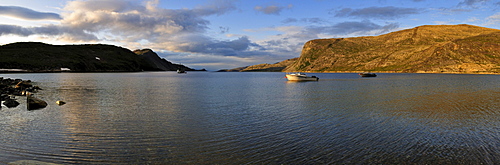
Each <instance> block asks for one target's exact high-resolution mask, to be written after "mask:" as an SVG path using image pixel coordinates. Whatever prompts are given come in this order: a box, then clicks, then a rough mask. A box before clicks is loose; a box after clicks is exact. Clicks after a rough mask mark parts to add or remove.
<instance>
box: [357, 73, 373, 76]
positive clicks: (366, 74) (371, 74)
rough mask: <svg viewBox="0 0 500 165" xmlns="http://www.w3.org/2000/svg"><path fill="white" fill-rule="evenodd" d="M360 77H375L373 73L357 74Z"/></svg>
mask: <svg viewBox="0 0 500 165" xmlns="http://www.w3.org/2000/svg"><path fill="white" fill-rule="evenodd" d="M359 75H360V76H361V77H377V74H375V73H359Z"/></svg>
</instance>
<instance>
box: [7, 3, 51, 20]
mask: <svg viewBox="0 0 500 165" xmlns="http://www.w3.org/2000/svg"><path fill="white" fill-rule="evenodd" d="M0 15H5V16H10V17H14V18H18V19H25V20H60V19H61V17H60V16H59V14H56V13H46V12H38V11H34V10H31V9H28V8H24V7H17V6H0Z"/></svg>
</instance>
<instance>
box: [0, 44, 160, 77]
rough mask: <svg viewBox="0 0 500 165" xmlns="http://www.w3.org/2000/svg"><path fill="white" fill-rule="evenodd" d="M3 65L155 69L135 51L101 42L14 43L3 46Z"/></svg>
mask: <svg viewBox="0 0 500 165" xmlns="http://www.w3.org/2000/svg"><path fill="white" fill-rule="evenodd" d="M0 68H11V69H24V70H28V71H29V72H52V71H60V70H61V68H69V69H70V70H71V71H75V72H108V71H117V72H122V71H142V70H155V69H154V68H153V67H151V66H150V65H149V64H148V63H147V62H146V61H145V60H144V59H142V58H140V57H139V56H137V55H136V54H134V53H133V52H132V51H130V50H128V49H125V48H121V47H117V46H112V45H102V44H87V45H49V44H44V43H38V42H22V43H12V44H7V45H3V46H0Z"/></svg>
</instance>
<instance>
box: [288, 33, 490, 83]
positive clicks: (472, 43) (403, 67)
mask: <svg viewBox="0 0 500 165" xmlns="http://www.w3.org/2000/svg"><path fill="white" fill-rule="evenodd" d="M499 35H500V30H497V29H489V28H483V27H477V26H471V25H434V26H431V25H426V26H420V27H416V28H413V29H407V30H402V31H397V32H392V33H389V34H385V35H380V36H373V37H354V38H333V39H317V40H311V41H309V42H307V43H306V44H305V45H304V48H303V50H302V53H301V56H300V58H299V59H298V60H297V61H296V62H295V63H293V64H292V65H290V66H288V67H287V68H286V69H284V70H283V71H314V72H324V71H383V72H431V73H442V72H457V73H477V72H487V73H498V72H500V69H499V68H500V67H498V64H499V62H500V58H499V57H500V50H499V49H498V48H499V43H500V37H499Z"/></svg>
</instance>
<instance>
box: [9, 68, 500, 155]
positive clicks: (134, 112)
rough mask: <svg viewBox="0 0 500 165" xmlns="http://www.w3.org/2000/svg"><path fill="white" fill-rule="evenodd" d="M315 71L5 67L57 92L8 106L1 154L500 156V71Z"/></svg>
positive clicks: (45, 91)
mask: <svg viewBox="0 0 500 165" xmlns="http://www.w3.org/2000/svg"><path fill="white" fill-rule="evenodd" d="M315 75H316V76H318V77H320V81H317V82H316V81H314V82H294V83H291V82H287V81H286V79H284V78H283V73H211V72H190V73H188V74H177V73H174V72H152V73H62V74H61V73H59V74H58V73H54V74H5V75H0V77H11V78H22V79H31V80H33V81H34V82H35V83H36V85H39V86H40V87H42V88H43V89H44V90H43V91H41V92H40V93H37V94H36V96H37V97H39V98H41V99H44V100H46V101H47V102H49V106H48V107H47V108H45V109H42V110H36V111H27V110H26V106H25V105H24V103H23V102H22V101H21V103H22V104H21V105H20V106H19V107H17V108H11V109H9V108H6V107H2V109H1V110H0V124H1V125H2V127H0V132H2V134H1V135H0V137H1V138H0V155H1V156H0V163H2V164H5V163H8V162H13V161H18V160H37V161H43V162H52V163H61V164H74V163H77V164H148V163H149V164H346V163H347V164H348V163H355V164H358V163H359V164H398V163H402V164H408V163H409V164H413V163H418V164H443V163H444V164H457V163H458V164H471V163H472V164H476V163H489V164H495V163H499V162H500V160H499V158H500V148H499V146H498V144H500V130H499V128H500V120H499V117H500V114H499V112H498V109H499V108H500V105H499V103H498V100H499V99H500V90H499V87H498V86H497V83H496V82H498V80H499V79H500V76H497V75H446V74H379V76H378V77H376V78H360V77H358V75H356V74H326V73H317V74H315ZM18 99H19V100H23V98H22V97H19V98H18ZM57 100H64V101H66V102H67V104H66V105H63V106H57V105H56V104H55V101H57Z"/></svg>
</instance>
